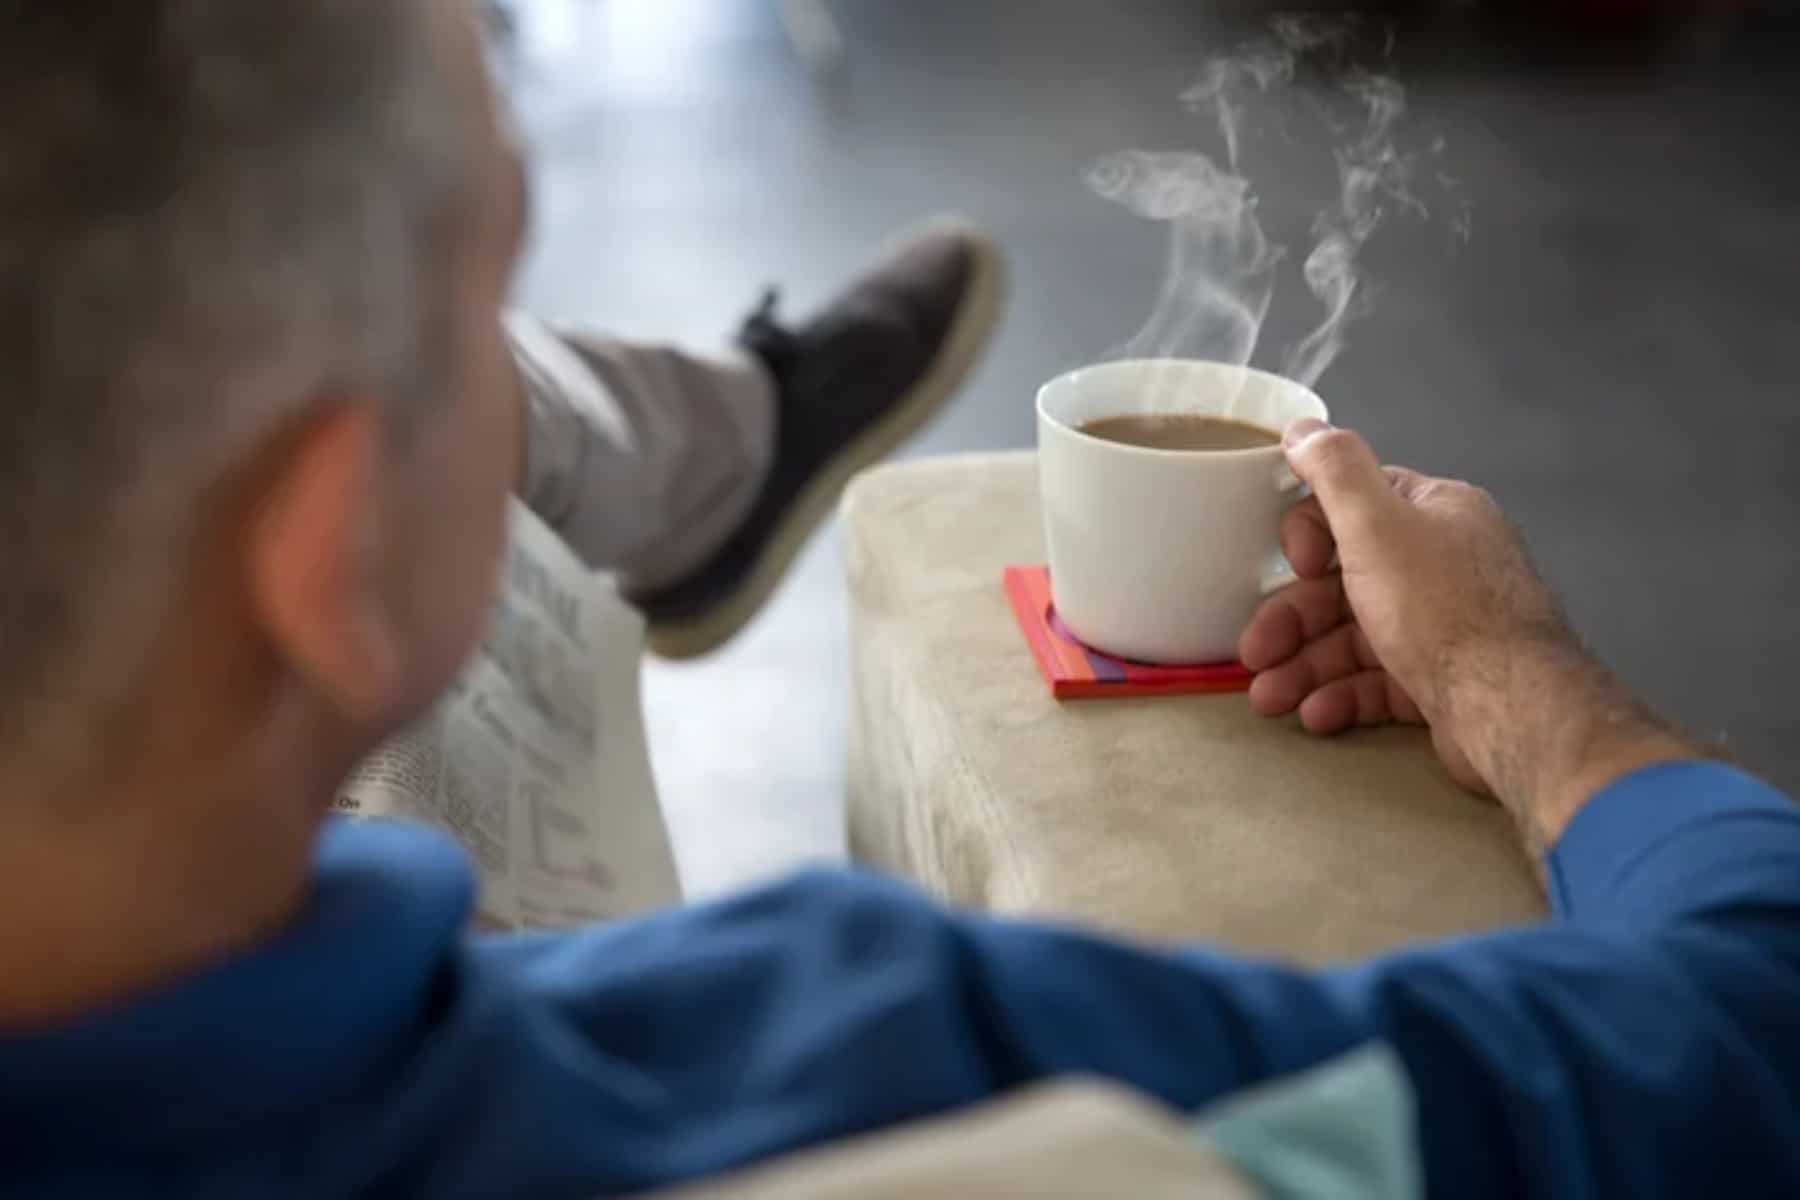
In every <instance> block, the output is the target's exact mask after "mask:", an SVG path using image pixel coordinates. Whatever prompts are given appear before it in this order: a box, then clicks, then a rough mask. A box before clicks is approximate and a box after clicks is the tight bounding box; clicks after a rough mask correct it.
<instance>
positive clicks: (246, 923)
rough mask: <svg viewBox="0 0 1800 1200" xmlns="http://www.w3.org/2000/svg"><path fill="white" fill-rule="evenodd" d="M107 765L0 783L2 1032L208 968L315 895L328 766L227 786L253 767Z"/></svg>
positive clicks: (47, 1022)
mask: <svg viewBox="0 0 1800 1200" xmlns="http://www.w3.org/2000/svg"><path fill="white" fill-rule="evenodd" d="M246 765H247V764H246ZM109 774H111V775H112V776H113V778H112V779H110V780H103V779H99V778H91V779H88V780H85V781H79V782H78V781H72V780H67V779H64V780H48V779H44V778H39V779H36V780H32V779H29V778H19V779H13V778H6V779H0V796H5V797H6V798H7V799H8V801H9V802H8V803H6V804H4V805H0V1034H4V1033H7V1032H20V1031H28V1030H32V1029H41V1028H46V1027H50V1026H54V1025H56V1024H58V1023H60V1022H62V1021H65V1020H68V1019H71V1018H74V1017H78V1016H80V1015H82V1014H83V1013H86V1012H89V1011H92V1010H94V1009H97V1008H100V1007H104V1006H106V1005H108V1004H111V1003H117V1002H118V1001H120V1000H124V999H128V998H129V997H131V996H133V995H135V994H138V993H141V992H144V991H146V990H148V989H150V988H154V987H156V986H157V985H159V984H163V983H166V982H168V981H170V980H173V979H178V978H180V977H181V976H183V975H185V974H188V973H191V972H193V971H196V970H200V969H203V968H204V967H206V966H207V965H209V964H211V963H213V962H216V961H218V960H220V959H221V958H223V957H225V956H227V955H229V954H231V953H233V952H235V951H239V950H242V949H244V948H246V947H249V946H252V945H255V944H256V943H257V942H259V941H261V940H264V939H266V938H268V937H269V936H271V935H272V934H274V933H275V932H276V931H278V930H280V929H281V928H282V927H284V926H285V925H286V924H288V923H289V922H291V921H292V920H293V919H294V917H295V915H296V914H297V913H298V912H299V910H300V909H301V907H302V906H303V905H304V903H305V900H306V894H307V889H308V886H309V881H310V877H311V870H312V854H313V845H314V842H315V840H316V838H317V835H318V832H319V828H320V825H321V823H322V821H323V818H324V814H325V811H326V809H327V807H328V805H329V802H330V795H331V788H332V786H333V785H334V783H335V779H332V778H331V777H330V776H329V775H326V776H325V778H326V779H327V782H325V784H324V786H323V788H320V787H319V786H318V779H319V776H318V775H317V774H315V775H314V777H313V779H312V780H303V779H301V778H300V776H302V775H304V774H305V772H303V771H301V770H294V771H292V772H291V777H290V779H288V780H284V781H283V783H284V785H285V786H277V787H275V788H273V789H271V790H266V791H261V792H259V791H258V790H257V789H256V787H255V786H254V785H247V784H245V783H242V782H240V783H237V784H235V785H234V784H232V783H229V782H227V781H228V780H229V779H230V778H231V777H232V776H234V775H235V776H236V777H237V779H239V780H247V779H252V778H255V774H253V773H248V772H238V771H221V772H219V773H217V774H216V775H214V777H212V778H210V779H207V780H204V781H196V780H185V781H180V782H178V781H176V780H174V779H167V778H165V779H158V778H157V777H156V775H155V774H154V773H147V774H146V773H138V774H137V775H135V777H134V776H132V775H129V774H127V773H126V772H123V771H116V772H109ZM263 778H270V776H269V775H266V774H265V775H263ZM109 785H110V786H109Z"/></svg>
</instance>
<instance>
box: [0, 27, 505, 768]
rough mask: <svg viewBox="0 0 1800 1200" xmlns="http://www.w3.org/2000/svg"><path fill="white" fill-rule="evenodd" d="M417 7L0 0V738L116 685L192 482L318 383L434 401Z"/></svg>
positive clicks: (442, 169)
mask: <svg viewBox="0 0 1800 1200" xmlns="http://www.w3.org/2000/svg"><path fill="white" fill-rule="evenodd" d="M434 2H435V0H254V2H249V0H130V2H129V3H116V2H115V0H51V2H47V3H46V2H40V0H20V2H17V3H5V4H0V112H4V113H5V114H6V117H5V123H4V125H3V126H0V554H4V555H5V558H4V561H3V562H0V757H7V756H11V755H13V754H17V753H19V752H21V751H27V750H33V751H35V750H39V749H49V748H50V745H51V742H52V741H53V740H54V741H57V742H69V741H72V740H75V739H81V738H84V737H86V736H88V735H89V734H91V732H92V729H91V726H92V725H93V723H94V722H95V721H97V720H100V719H102V717H101V715H100V714H101V713H102V712H103V711H104V710H106V709H107V707H108V706H109V705H116V704H117V703H118V702H119V701H120V700H122V699H123V698H124V695H125V692H126V690H127V689H128V688H129V687H130V686H131V684H132V683H133V682H134V681H135V678H136V676H135V675H134V672H141V671H142V670H143V669H144V668H145V666H146V659H147V655H148V653H149V649H150V647H149V644H148V643H149V630H150V628H152V627H153V626H154V624H155V623H156V619H157V618H158V617H159V616H163V615H166V613H167V608H168V605H169V604H170V603H172V599H173V595H174V590H175V581H176V580H177V579H178V578H179V571H180V568H181V565H182V563H183V561H184V559H186V558H187V556H188V554H189V552H190V549H191V545H192V541H193V538H194V536H195V534H196V532H197V529H198V514H199V509H200V504H199V497H200V494H201V493H202V491H203V490H205V489H206V488H208V487H209V486H212V485H215V484H217V483H219V482H220V481H221V480H222V479H224V478H225V477H226V476H227V475H228V474H229V473H230V472H231V471H232V469H233V468H234V467H236V466H238V465H239V464H241V463H242V462H243V461H244V459H245V458H246V456H247V455H249V453H250V452H251V450H252V449H253V448H254V447H257V446H260V445H261V444H263V442H264V441H266V440H267V439H268V438H269V437H271V436H272V435H273V434H274V433H276V432H277V431H278V430H280V429H281V428H282V427H284V426H285V425H287V424H288V423H290V422H292V421H294V420H295V419H297V417H298V416H299V415H300V412H299V411H298V410H299V409H301V408H302V407H303V406H305V405H306V404H307V403H308V401H309V400H311V399H312V398H315V397H319V396H323V395H326V394H329V393H330V392H332V391H334V390H335V391H338V392H340V393H342V392H344V391H345V390H348V389H355V390H357V391H360V392H365V393H366V392H371V391H373V392H375V393H377V394H381V395H383V396H391V397H394V398H396V399H399V400H403V399H405V398H407V397H417V396H420V395H422V394H423V393H425V392H428V391H429V390H430V381H429V380H428V379H426V378H423V377H422V376H421V372H420V369H419V366H418V364H421V363H429V362H431V361H433V359H434V355H433V353H432V349H433V348H432V346H430V345H427V344H425V343H426V340H427V339H428V338H430V337H431V336H433V333H432V331H433V329H434V327H435V326H436V325H437V324H438V322H437V321H436V319H435V318H434V317H433V316H432V315H431V313H430V311H428V310H430V309H431V308H432V307H433V306H432V305H430V304H427V303H424V302H423V300H424V297H425V296H426V295H427V294H428V293H429V292H431V291H433V290H435V289H434V287H433V283H432V281H431V279H430V276H429V269H430V263H431V262H432V261H433V260H434V259H435V258H436V257H438V251H441V249H442V247H441V245H440V246H437V247H436V248H435V249H434V245H433V243H434V242H437V241H438V239H439V237H440V235H441V234H442V233H443V232H444V229H443V227H444V226H445V224H446V222H447V221H449V220H450V219H451V216H452V214H453V213H455V212H459V211H461V210H462V207H463V202H464V200H465V199H466V185H467V183H468V180H469V178H470V176H469V172H470V170H471V166H472V164H470V163H468V162H466V161H464V159H465V157H466V154H467V151H466V149H465V145H466V140H467V139H466V138H465V136H464V135H465V134H466V132H467V131H466V130H465V129H463V128H462V127H461V126H462V123H463V120H464V116H463V113H464V111H465V109H466V105H461V104H459V103H458V102H457V100H456V99H455V97H454V96H452V95H451V94H449V93H450V88H449V87H448V86H447V85H446V81H445V79H444V71H443V68H442V65H441V64H440V63H438V62H437V61H436V59H437V58H438V57H440V56H438V55H436V54H435V53H434V44H435V39H433V38H432V37H431V36H430V30H429V27H428V26H427V25H426V16H425V14H426V11H427V10H426V7H425V6H426V4H429V3H434Z"/></svg>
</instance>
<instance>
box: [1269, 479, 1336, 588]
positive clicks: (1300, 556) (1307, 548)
mask: <svg viewBox="0 0 1800 1200" xmlns="http://www.w3.org/2000/svg"><path fill="white" fill-rule="evenodd" d="M1281 552H1282V553H1283V554H1284V555H1286V556H1287V560H1288V563H1289V564H1290V565H1291V566H1292V567H1293V568H1294V574H1296V575H1298V576H1300V578H1302V579H1317V578H1319V577H1320V576H1322V575H1325V574H1327V573H1329V572H1330V571H1331V567H1332V560H1333V559H1335V558H1336V557H1337V539H1336V538H1334V537H1332V536H1331V523H1330V522H1329V521H1327V520H1326V519H1325V510H1324V509H1323V508H1321V507H1320V505H1319V498H1318V497H1317V496H1308V497H1307V498H1306V499H1304V500H1302V501H1301V502H1300V503H1298V504H1296V505H1294V507H1293V508H1292V509H1290V510H1288V514H1287V516H1285V517H1283V518H1282V519H1281Z"/></svg>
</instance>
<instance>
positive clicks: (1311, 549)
mask: <svg viewBox="0 0 1800 1200" xmlns="http://www.w3.org/2000/svg"><path fill="white" fill-rule="evenodd" d="M1382 471H1383V472H1384V473H1385V474H1386V475H1387V478H1388V485H1389V486H1390V487H1391V488H1393V490H1394V494H1395V495H1397V496H1399V497H1400V498H1401V499H1403V500H1412V499H1414V498H1415V497H1416V496H1418V495H1419V494H1420V493H1421V492H1422V491H1423V490H1424V488H1425V486H1426V485H1427V484H1429V483H1430V482H1431V480H1430V479H1428V478H1427V477H1426V476H1424V475H1421V474H1419V473H1418V472H1417V471H1412V470H1408V469H1407V468H1405V467H1383V468H1382ZM1281 552H1282V554H1284V555H1286V556H1287V560H1288V563H1289V564H1290V565H1292V567H1293V568H1294V574H1296V575H1298V576H1300V578H1302V579H1317V578H1319V577H1320V576H1322V575H1326V574H1329V573H1330V572H1331V571H1334V570H1336V569H1337V538H1336V537H1334V536H1333V535H1332V532H1331V522H1330V521H1329V520H1327V519H1326V517H1325V508H1324V506H1323V505H1322V504H1320V503H1319V498H1318V497H1317V496H1308V497H1307V498H1306V499H1304V500H1302V501H1300V503H1298V504H1296V505H1294V507H1293V508H1291V509H1289V510H1288V513H1287V515H1286V516H1285V517H1283V518H1282V520H1281Z"/></svg>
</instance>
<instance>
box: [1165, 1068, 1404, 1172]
mask: <svg viewBox="0 0 1800 1200" xmlns="http://www.w3.org/2000/svg"><path fill="white" fill-rule="evenodd" d="M1414 1113H1415V1105H1414V1101H1413V1089H1412V1083H1411V1081H1410V1080H1409V1079H1408V1078H1407V1075H1406V1068H1405V1067H1404V1066H1403V1065H1402V1064H1401V1062H1400V1059H1399V1057H1398V1056H1397V1055H1396V1054H1395V1053H1394V1052H1393V1051H1392V1050H1391V1049H1389V1048H1388V1047H1387V1046H1386V1045H1383V1044H1381V1043H1372V1044H1370V1045H1368V1046H1364V1047H1363V1048H1361V1049H1359V1050H1354V1051H1352V1052H1351V1053H1349V1054H1346V1055H1344V1056H1342V1057H1341V1058H1335V1059H1332V1060H1331V1061H1329V1062H1327V1063H1325V1064H1324V1065H1323V1066H1320V1067H1316V1068H1314V1069H1313V1070H1310V1071H1307V1072H1304V1073H1302V1074H1299V1075H1291V1076H1288V1077H1286V1078H1284V1079H1280V1080H1277V1081H1276V1082H1274V1083H1271V1084H1267V1085H1265V1086H1263V1087H1259V1088H1253V1089H1251V1090H1249V1091H1246V1092H1240V1093H1239V1094H1237V1095H1236V1096H1233V1097H1232V1098H1231V1099H1229V1100H1226V1101H1224V1102H1223V1103H1221V1104H1219V1105H1216V1106H1214V1107H1212V1108H1209V1109H1207V1110H1206V1111H1205V1112H1203V1113H1201V1114H1200V1117H1199V1119H1198V1124H1197V1126H1196V1128H1197V1132H1198V1134H1199V1136H1200V1138H1201V1140H1202V1141H1203V1142H1204V1143H1205V1144H1206V1145H1208V1146H1210V1147H1212V1148H1213V1149H1215V1150H1217V1151H1219V1153H1221V1154H1223V1155H1225V1157H1227V1158H1229V1159H1230V1160H1231V1161H1232V1163H1233V1164H1234V1165H1235V1166H1236V1167H1237V1168H1238V1170H1239V1171H1241V1172H1242V1173H1243V1174H1244V1175H1245V1176H1246V1177H1248V1178H1249V1179H1250V1180H1251V1181H1252V1182H1253V1183H1254V1184H1255V1185H1256V1187H1257V1189H1258V1190H1259V1192H1260V1193H1261V1194H1262V1195H1264V1196H1266V1197H1269V1198H1270V1200H1375V1198H1376V1197H1379V1198H1380V1200H1417V1198H1419V1197H1422V1196H1423V1195H1424V1194H1425V1185H1424V1171H1423V1167H1422V1164H1421V1161H1420V1158H1419V1146H1418V1139H1417V1136H1416V1134H1415V1130H1416V1125H1415V1124H1414Z"/></svg>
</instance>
